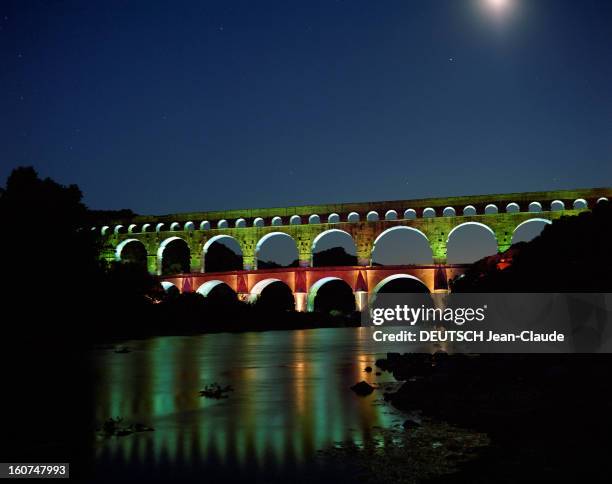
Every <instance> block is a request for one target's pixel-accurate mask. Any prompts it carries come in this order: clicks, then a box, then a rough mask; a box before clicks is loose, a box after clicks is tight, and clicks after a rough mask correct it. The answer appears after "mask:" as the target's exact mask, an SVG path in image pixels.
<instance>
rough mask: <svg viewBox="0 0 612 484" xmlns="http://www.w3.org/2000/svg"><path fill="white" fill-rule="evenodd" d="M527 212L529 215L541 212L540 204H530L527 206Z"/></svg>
mask: <svg viewBox="0 0 612 484" xmlns="http://www.w3.org/2000/svg"><path fill="white" fill-rule="evenodd" d="M529 211H530V212H531V213H537V212H541V211H542V204H541V203H540V202H531V203H530V204H529Z"/></svg>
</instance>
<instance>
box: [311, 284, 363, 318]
mask: <svg viewBox="0 0 612 484" xmlns="http://www.w3.org/2000/svg"><path fill="white" fill-rule="evenodd" d="M332 281H338V282H340V283H342V284H344V285H345V286H346V287H347V288H348V290H349V291H351V293H352V292H353V288H352V287H351V286H350V284H349V283H348V282H346V281H345V280H344V279H341V278H340V277H332V276H329V277H322V278H321V279H319V280H317V281H316V282H315V283H314V284H313V285H312V286H310V289H309V290H308V298H307V303H306V310H307V311H308V312H313V311H314V310H315V308H316V306H315V302H316V298H317V295H318V293H319V290H320V289H321V288H322V287H323V286H324V285H325V284H327V283H329V282H332ZM353 303H354V296H353Z"/></svg>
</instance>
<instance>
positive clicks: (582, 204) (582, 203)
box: [573, 198, 589, 210]
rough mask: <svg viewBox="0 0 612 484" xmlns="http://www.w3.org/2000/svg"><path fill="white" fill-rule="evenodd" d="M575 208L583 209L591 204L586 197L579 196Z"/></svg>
mask: <svg viewBox="0 0 612 484" xmlns="http://www.w3.org/2000/svg"><path fill="white" fill-rule="evenodd" d="M573 207H574V210H583V209H585V208H588V207H589V204H588V203H587V201H586V200H585V199H584V198H577V199H576V200H574V204H573Z"/></svg>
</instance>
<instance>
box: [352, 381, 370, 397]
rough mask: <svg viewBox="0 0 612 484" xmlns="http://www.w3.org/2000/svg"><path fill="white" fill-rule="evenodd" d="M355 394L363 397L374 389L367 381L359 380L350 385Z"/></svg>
mask: <svg viewBox="0 0 612 484" xmlns="http://www.w3.org/2000/svg"><path fill="white" fill-rule="evenodd" d="M351 390H353V391H354V392H355V393H356V394H357V395H359V396H361V397H365V396H366V395H369V394H370V393H372V392H373V391H374V387H373V386H372V385H370V384H369V383H368V382H367V381H360V382H359V383H356V384H355V385H353V386H352V387H351Z"/></svg>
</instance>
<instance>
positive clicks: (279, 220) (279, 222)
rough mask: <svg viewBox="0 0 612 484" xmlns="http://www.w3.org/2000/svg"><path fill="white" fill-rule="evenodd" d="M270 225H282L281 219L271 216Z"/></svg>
mask: <svg viewBox="0 0 612 484" xmlns="http://www.w3.org/2000/svg"><path fill="white" fill-rule="evenodd" d="M272 225H274V226H279V225H283V219H282V218H280V217H273V218H272Z"/></svg>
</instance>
